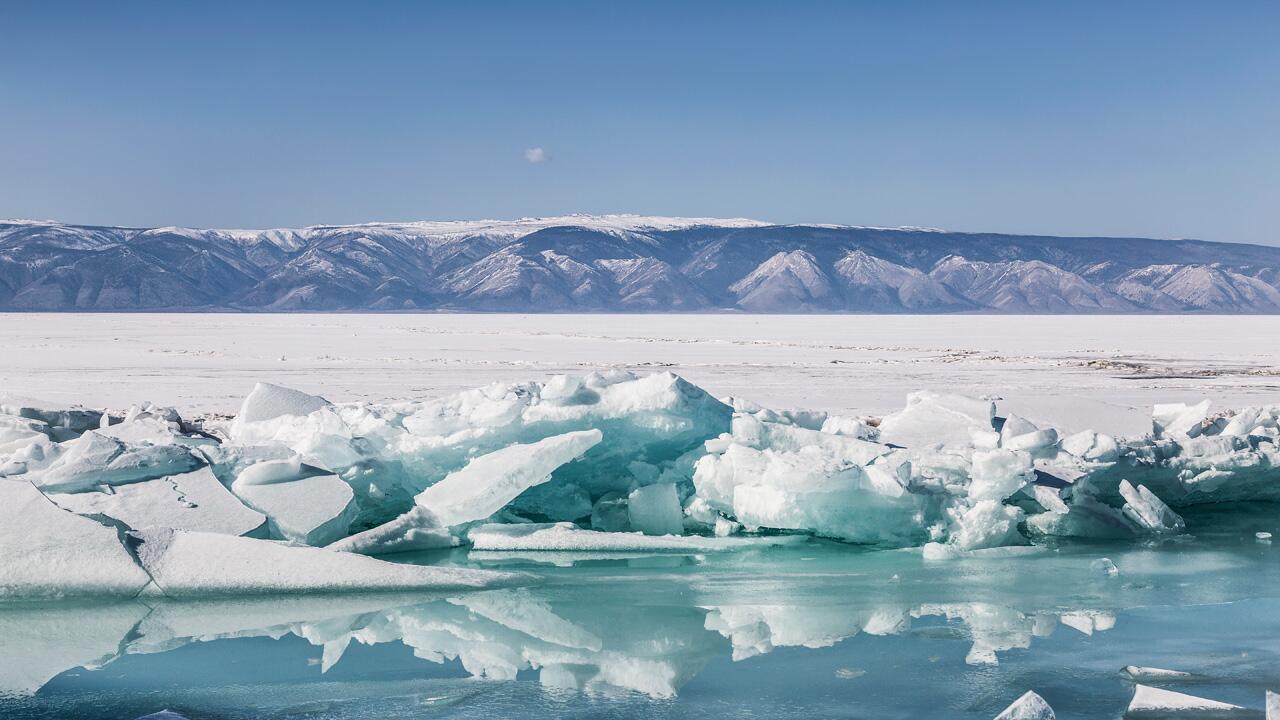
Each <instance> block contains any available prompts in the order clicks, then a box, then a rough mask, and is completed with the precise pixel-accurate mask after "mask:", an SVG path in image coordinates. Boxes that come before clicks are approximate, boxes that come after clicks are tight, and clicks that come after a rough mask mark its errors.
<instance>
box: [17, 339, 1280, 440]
mask: <svg viewBox="0 0 1280 720" xmlns="http://www.w3.org/2000/svg"><path fill="white" fill-rule="evenodd" d="M0 336H3V337H4V349H3V350H0V358H2V359H0V388H3V389H4V390H5V391H7V392H10V393H16V394H24V395H32V396H36V397H40V398H45V399H49V400H56V401H61V402H66V403H81V404H84V405H86V406H90V407H96V406H112V407H128V406H129V405H130V404H132V403H136V402H139V401H140V400H150V401H153V402H155V403H158V404H162V405H172V406H175V407H178V408H181V409H183V411H184V412H187V413H191V412H225V413H230V412H234V411H235V409H236V408H238V407H239V404H240V401H241V400H242V399H243V398H244V396H245V394H246V393H247V392H248V391H249V390H250V389H252V387H253V385H254V383H256V382H271V383H275V384H279V385H284V386H287V387H293V388H297V389H300V390H303V391H306V392H311V393H315V394H319V395H323V396H325V397H326V398H328V399H330V400H333V401H335V402H343V401H354V400H370V401H400V400H408V399H422V398H429V397H437V396H441V395H445V394H448V393H451V392H455V391H458V390H462V389H466V388H471V387H477V386H480V385H484V384H486V383H489V382H493V381H497V380H501V381H512V380H524V379H540V378H543V377H545V376H547V375H551V374H555V373H574V374H581V373H584V372H589V371H591V370H597V369H600V368H607V367H621V368H626V369H631V370H636V371H640V372H645V371H652V370H657V369H665V370H670V371H672V372H675V373H677V374H679V375H681V376H683V377H685V378H687V379H688V380H690V381H691V382H693V383H695V384H697V385H699V386H701V387H703V388H705V389H706V390H707V391H709V392H711V393H713V394H715V395H717V396H723V395H738V396H742V397H748V398H751V399H752V400H754V401H756V402H758V403H761V404H764V405H766V406H769V407H775V408H811V409H817V410H825V411H829V412H833V413H840V414H855V415H856V414H873V415H879V414H884V413H888V412H891V411H893V410H896V409H898V408H900V407H901V406H902V403H903V401H904V398H905V397H906V394H907V393H908V392H911V391H914V390H942V391H947V392H955V393H960V394H965V395H971V396H991V397H996V398H1002V399H1003V401H1002V402H1001V403H1000V410H1001V411H1002V412H1014V413H1017V414H1019V415H1022V416H1024V417H1027V418H1030V419H1032V420H1035V421H1039V422H1043V423H1047V424H1053V425H1056V426H1058V427H1062V428H1066V429H1083V428H1086V427H1091V428H1093V429H1095V430H1099V431H1102V432H1109V433H1113V434H1121V435H1127V434H1136V433H1141V432H1144V431H1146V430H1147V429H1148V428H1149V425H1148V424H1149V419H1150V408H1151V406H1152V405H1153V404H1155V403H1160V402H1192V401H1196V400H1198V399H1200V398H1203V397H1207V398H1211V399H1212V400H1213V401H1214V404H1215V406H1216V407H1239V406H1244V405H1256V404H1262V403H1265V402H1269V401H1274V399H1275V397H1276V394H1277V393H1280V317H1275V316H1108V317H1098V316H987V315H947V316H885V315H807V316H778V315H731V314H725V315H675V316H672V315H666V316H658V315H443V314H441V315H355V314H339V315H311V314H307V315H259V314H255V315H236V314H163V315H152V314H127V315H118V314H0Z"/></svg>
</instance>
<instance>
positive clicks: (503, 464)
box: [414, 430, 604, 526]
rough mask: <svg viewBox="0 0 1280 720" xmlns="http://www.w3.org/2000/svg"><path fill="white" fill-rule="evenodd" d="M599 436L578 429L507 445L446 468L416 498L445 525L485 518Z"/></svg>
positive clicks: (592, 442) (548, 475)
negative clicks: (440, 477)
mask: <svg viewBox="0 0 1280 720" xmlns="http://www.w3.org/2000/svg"><path fill="white" fill-rule="evenodd" d="M603 439H604V435H603V434H602V433H601V432H600V431H599V430H582V431H578V432H570V433H565V434H563V435H556V436H553V437H549V438H546V439H543V440H540V441H538V442H536V443H532V444H529V445H524V444H520V443H516V444H513V445H509V446H507V447H505V448H502V449H501V450H495V451H494V452H491V453H488V454H486V455H481V456H479V457H477V458H475V459H474V460H472V461H471V462H469V463H467V465H466V466H465V467H463V468H462V469H461V470H457V471H455V472H452V473H450V474H449V475H448V476H447V477H445V478H444V479H443V480H441V481H440V482H438V483H436V484H435V485H432V486H431V487H429V488H427V489H426V490H423V491H422V492H421V493H419V494H418V496H417V497H416V498H414V503H415V504H416V505H418V506H419V507H422V508H425V509H427V510H430V511H431V514H432V515H434V516H435V517H436V519H437V520H438V521H439V522H440V524H442V525H445V526H453V525H461V524H463V523H468V522H472V521H474V520H483V519H484V518H487V517H489V516H490V515H492V514H494V513H495V512H497V511H499V510H501V509H502V508H503V507H504V506H506V505H507V503H510V502H511V501H512V500H514V499H515V498H516V497H517V496H518V495H520V493H522V492H524V491H525V490H528V489H529V488H531V487H533V486H535V485H540V484H542V483H544V482H546V481H547V480H549V479H550V477H551V473H553V472H555V470H556V468H559V467H560V466H561V465H564V464H565V463H568V462H570V461H572V460H574V459H576V458H579V457H581V456H582V455H583V453H585V452H587V451H588V450H590V449H591V448H593V447H595V446H596V445H597V444H599V443H600V441H601V440H603Z"/></svg>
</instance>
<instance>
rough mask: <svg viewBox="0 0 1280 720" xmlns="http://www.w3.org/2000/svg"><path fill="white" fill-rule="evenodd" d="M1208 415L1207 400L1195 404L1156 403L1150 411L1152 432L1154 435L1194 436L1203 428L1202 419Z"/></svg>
mask: <svg viewBox="0 0 1280 720" xmlns="http://www.w3.org/2000/svg"><path fill="white" fill-rule="evenodd" d="M1208 415H1209V401H1208V400H1203V401H1201V402H1199V403H1197V404H1195V405H1186V404H1184V403H1166V404H1162V405H1156V406H1155V408H1154V409H1153V410H1152V413H1151V429H1152V434H1153V435H1155V437H1165V436H1169V437H1196V436H1198V435H1199V434H1200V433H1201V432H1202V431H1203V430H1204V421H1205V418H1206V417H1207V416H1208Z"/></svg>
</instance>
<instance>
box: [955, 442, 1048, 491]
mask: <svg viewBox="0 0 1280 720" xmlns="http://www.w3.org/2000/svg"><path fill="white" fill-rule="evenodd" d="M972 467H973V469H972V471H971V476H972V480H971V481H970V482H969V497H970V498H972V499H974V500H1004V499H1005V498H1007V497H1009V496H1010V495H1012V494H1014V493H1016V492H1018V491H1019V490H1021V489H1022V488H1023V486H1025V485H1026V484H1027V483H1029V482H1031V480H1032V479H1033V478H1034V477H1035V476H1034V474H1033V473H1032V472H1031V456H1030V455H1028V454H1027V453H1025V452H1015V451H1012V450H1007V449H1000V450H980V451H978V452H975V453H974V454H973V465H972Z"/></svg>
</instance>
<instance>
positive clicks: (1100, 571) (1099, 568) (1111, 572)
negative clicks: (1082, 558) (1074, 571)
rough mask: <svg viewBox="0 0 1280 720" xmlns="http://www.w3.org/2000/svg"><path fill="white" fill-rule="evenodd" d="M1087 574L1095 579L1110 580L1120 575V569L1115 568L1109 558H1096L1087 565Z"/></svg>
mask: <svg viewBox="0 0 1280 720" xmlns="http://www.w3.org/2000/svg"><path fill="white" fill-rule="evenodd" d="M1089 572H1090V573H1092V574H1093V575H1095V576H1096V577H1102V578H1112V577H1115V576H1116V575H1119V574H1120V568H1118V567H1116V564H1115V563H1114V562H1112V560H1111V558H1098V559H1097V560H1094V561H1093V562H1091V563H1089Z"/></svg>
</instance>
